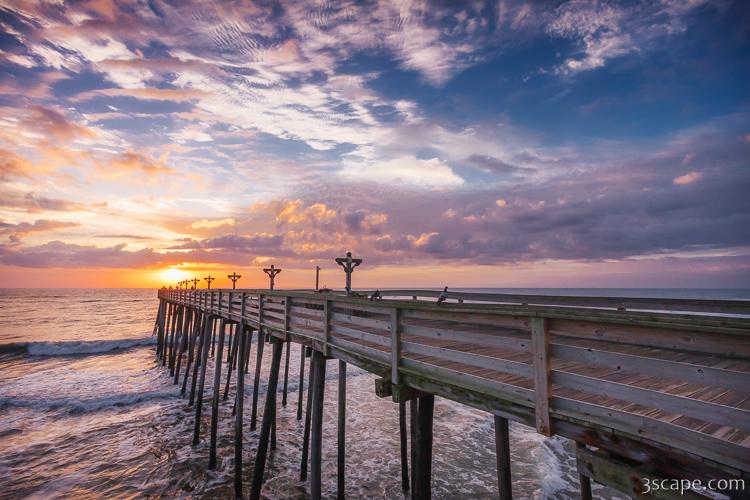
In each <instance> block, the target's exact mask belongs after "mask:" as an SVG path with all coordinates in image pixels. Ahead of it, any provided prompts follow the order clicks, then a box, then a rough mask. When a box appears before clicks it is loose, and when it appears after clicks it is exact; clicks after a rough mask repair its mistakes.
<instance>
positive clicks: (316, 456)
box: [310, 351, 326, 500]
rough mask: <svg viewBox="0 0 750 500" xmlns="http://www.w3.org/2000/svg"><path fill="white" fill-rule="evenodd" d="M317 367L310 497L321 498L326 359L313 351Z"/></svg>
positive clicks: (313, 359) (315, 372)
mask: <svg viewBox="0 0 750 500" xmlns="http://www.w3.org/2000/svg"><path fill="white" fill-rule="evenodd" d="M311 363H312V364H314V365H315V370H314V378H313V381H312V384H313V404H312V422H311V426H310V434H311V435H310V497H311V498H312V499H313V500H320V497H321V487H320V479H321V472H322V469H321V461H322V458H323V401H324V399H325V378H326V359H325V356H324V355H323V353H321V352H319V351H313V358H312V362H311Z"/></svg>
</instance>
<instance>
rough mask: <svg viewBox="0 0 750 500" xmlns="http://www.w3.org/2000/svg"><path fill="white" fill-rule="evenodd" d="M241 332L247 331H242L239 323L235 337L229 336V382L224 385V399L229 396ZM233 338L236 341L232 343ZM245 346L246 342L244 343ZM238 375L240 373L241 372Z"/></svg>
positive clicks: (235, 330)
mask: <svg viewBox="0 0 750 500" xmlns="http://www.w3.org/2000/svg"><path fill="white" fill-rule="evenodd" d="M240 334H242V335H244V334H245V332H240V325H239V324H237V325H236V326H235V329H234V338H232V337H231V336H230V337H229V341H230V344H229V352H230V354H231V356H230V357H229V361H228V362H227V364H228V367H227V384H226V386H224V397H223V398H222V399H223V400H224V401H226V400H227V399H228V398H229V383H230V382H231V380H232V366H234V364H235V362H236V358H237V349H238V348H239V345H240V337H239V335H240ZM232 340H233V341H234V343H232ZM243 347H244V343H243ZM237 375H239V373H238V374H237Z"/></svg>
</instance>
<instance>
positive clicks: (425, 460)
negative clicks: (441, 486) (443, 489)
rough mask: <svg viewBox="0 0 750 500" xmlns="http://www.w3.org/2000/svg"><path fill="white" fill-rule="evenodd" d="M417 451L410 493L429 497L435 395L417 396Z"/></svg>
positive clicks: (421, 498) (423, 497)
mask: <svg viewBox="0 0 750 500" xmlns="http://www.w3.org/2000/svg"><path fill="white" fill-rule="evenodd" d="M416 404H417V422H416V424H417V433H416V434H417V443H416V448H417V453H416V467H415V468H414V477H413V478H412V495H413V498H414V499H416V500H426V499H429V498H431V496H432V492H431V483H432V417H433V411H434V407H435V396H434V395H429V396H420V397H419V398H417V401H416Z"/></svg>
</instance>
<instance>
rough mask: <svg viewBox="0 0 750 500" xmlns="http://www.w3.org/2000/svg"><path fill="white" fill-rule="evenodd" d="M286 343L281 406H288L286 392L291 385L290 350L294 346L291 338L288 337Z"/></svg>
mask: <svg viewBox="0 0 750 500" xmlns="http://www.w3.org/2000/svg"><path fill="white" fill-rule="evenodd" d="M285 344H286V362H285V363H284V392H283V395H282V397H281V406H286V393H287V388H288V387H289V351H290V350H291V348H292V342H291V340H289V339H287V341H286V342H285Z"/></svg>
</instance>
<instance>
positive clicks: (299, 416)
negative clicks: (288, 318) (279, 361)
mask: <svg viewBox="0 0 750 500" xmlns="http://www.w3.org/2000/svg"><path fill="white" fill-rule="evenodd" d="M299 353H300V360H299V387H298V388H297V420H302V397H303V396H302V394H303V391H304V389H305V346H304V345H302V344H300V346H299Z"/></svg>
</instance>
